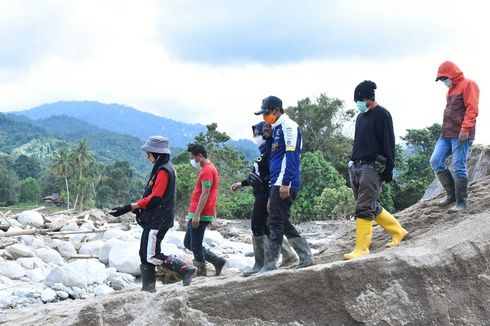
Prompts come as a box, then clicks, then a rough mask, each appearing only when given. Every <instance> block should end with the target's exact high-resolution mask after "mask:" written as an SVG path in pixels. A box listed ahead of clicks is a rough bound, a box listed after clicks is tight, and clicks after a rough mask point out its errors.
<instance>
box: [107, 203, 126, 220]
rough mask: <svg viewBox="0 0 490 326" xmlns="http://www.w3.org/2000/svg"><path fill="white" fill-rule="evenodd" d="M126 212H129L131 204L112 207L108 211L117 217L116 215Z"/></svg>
mask: <svg viewBox="0 0 490 326" xmlns="http://www.w3.org/2000/svg"><path fill="white" fill-rule="evenodd" d="M128 212H131V204H126V205H124V206H118V207H114V208H113V209H111V210H110V211H109V214H111V215H112V216H116V217H117V216H121V215H123V214H126V213H128Z"/></svg>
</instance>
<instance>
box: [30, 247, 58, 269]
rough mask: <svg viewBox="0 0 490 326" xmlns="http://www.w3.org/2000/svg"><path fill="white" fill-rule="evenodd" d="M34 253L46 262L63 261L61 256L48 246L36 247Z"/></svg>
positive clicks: (54, 263) (55, 263)
mask: <svg viewBox="0 0 490 326" xmlns="http://www.w3.org/2000/svg"><path fill="white" fill-rule="evenodd" d="M36 255H37V256H38V257H39V258H41V259H42V260H43V261H44V262H45V263H46V264H50V265H59V264H61V263H63V257H61V255H60V253H59V252H57V251H56V250H54V249H51V248H48V247H43V248H39V249H36Z"/></svg>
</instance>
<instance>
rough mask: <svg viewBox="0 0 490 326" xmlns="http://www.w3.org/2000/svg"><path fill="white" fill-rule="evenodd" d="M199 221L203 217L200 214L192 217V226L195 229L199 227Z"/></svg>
mask: <svg viewBox="0 0 490 326" xmlns="http://www.w3.org/2000/svg"><path fill="white" fill-rule="evenodd" d="M199 221H201V217H200V216H199V215H198V214H196V215H194V217H193V218H192V228H193V229H198V228H199Z"/></svg>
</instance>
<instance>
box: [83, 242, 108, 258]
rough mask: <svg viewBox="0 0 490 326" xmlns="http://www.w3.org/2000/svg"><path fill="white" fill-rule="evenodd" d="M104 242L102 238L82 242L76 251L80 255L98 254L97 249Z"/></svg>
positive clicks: (98, 249)
mask: <svg viewBox="0 0 490 326" xmlns="http://www.w3.org/2000/svg"><path fill="white" fill-rule="evenodd" d="M104 244H105V242H104V241H102V240H95V241H89V242H86V243H84V244H83V245H82V246H81V247H80V249H79V250H78V252H79V253H80V255H93V256H98V255H99V251H100V249H101V248H102V246H103V245H104Z"/></svg>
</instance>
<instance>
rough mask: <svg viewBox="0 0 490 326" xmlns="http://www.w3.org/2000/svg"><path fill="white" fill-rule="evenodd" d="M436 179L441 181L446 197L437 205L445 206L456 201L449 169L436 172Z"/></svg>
mask: <svg viewBox="0 0 490 326" xmlns="http://www.w3.org/2000/svg"><path fill="white" fill-rule="evenodd" d="M436 176H437V179H439V182H440V183H441V185H442V187H443V188H444V190H446V197H444V199H443V200H441V201H439V202H438V203H437V206H439V207H446V206H449V205H450V204H452V203H454V202H455V201H456V196H455V194H454V192H455V189H454V188H455V185H454V178H453V175H452V174H451V172H449V170H446V171H444V172H440V173H436Z"/></svg>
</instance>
